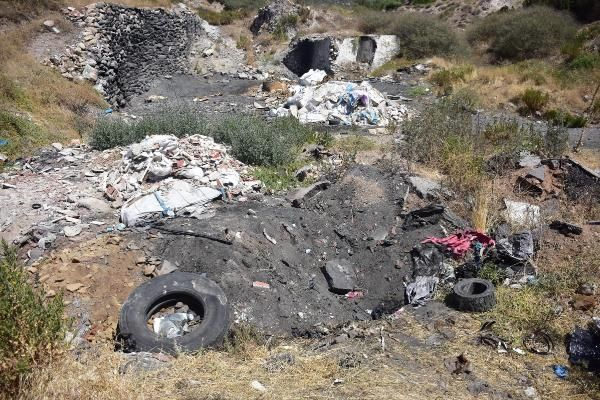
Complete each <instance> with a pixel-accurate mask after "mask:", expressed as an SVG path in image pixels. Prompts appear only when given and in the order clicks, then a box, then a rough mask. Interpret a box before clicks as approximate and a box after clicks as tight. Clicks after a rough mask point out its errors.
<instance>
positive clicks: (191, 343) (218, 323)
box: [118, 272, 229, 354]
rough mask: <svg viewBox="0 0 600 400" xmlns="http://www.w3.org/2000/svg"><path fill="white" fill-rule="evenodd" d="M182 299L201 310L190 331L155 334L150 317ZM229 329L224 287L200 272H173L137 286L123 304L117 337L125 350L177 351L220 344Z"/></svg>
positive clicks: (195, 308)
mask: <svg viewBox="0 0 600 400" xmlns="http://www.w3.org/2000/svg"><path fill="white" fill-rule="evenodd" d="M177 302H183V303H185V304H187V305H188V306H190V309H192V310H195V311H196V310H197V311H198V312H201V314H202V322H201V323H200V325H198V326H197V327H195V329H193V330H192V331H191V332H189V333H187V334H185V335H182V336H179V337H176V338H172V339H167V338H162V337H159V336H158V335H156V334H155V333H154V332H153V331H152V330H150V328H149V327H148V325H147V323H148V319H149V318H150V316H151V315H152V314H154V313H155V312H156V311H158V310H159V309H160V308H162V307H166V306H169V305H171V304H174V303H177ZM228 329H229V305H228V302H227V297H226V296H225V293H224V292H223V290H222V289H221V288H220V287H219V286H218V285H217V284H216V283H215V282H213V281H211V280H210V279H207V278H205V277H203V276H200V275H198V274H192V273H188V272H173V273H171V274H168V275H163V276H159V277H156V278H154V279H151V280H150V281H148V282H145V283H143V284H142V285H140V286H138V287H137V288H136V289H135V290H134V291H133V292H132V293H131V294H130V295H129V297H128V298H127V300H126V301H125V303H124V304H123V306H122V307H121V313H120V316H119V324H118V332H119V334H118V340H120V341H121V342H122V344H123V350H124V351H149V352H165V353H169V354H177V353H180V352H192V351H195V350H198V349H200V348H202V347H210V346H215V345H219V344H221V343H222V342H223V338H224V337H225V334H226V333H227V330H228Z"/></svg>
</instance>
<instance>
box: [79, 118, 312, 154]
mask: <svg viewBox="0 0 600 400" xmlns="http://www.w3.org/2000/svg"><path fill="white" fill-rule="evenodd" d="M158 134H163V135H174V136H176V137H184V136H189V135H193V134H201V135H206V136H212V137H214V138H215V140H216V141H218V142H221V143H225V144H227V145H230V146H231V148H232V154H233V155H234V156H235V157H236V158H238V159H239V160H241V161H243V162H245V163H249V164H253V165H285V164H287V163H289V162H290V161H291V160H293V159H294V157H295V155H296V152H297V150H298V147H299V146H300V145H302V144H303V143H305V142H306V141H308V140H310V139H311V138H312V132H311V130H310V129H309V128H308V127H306V126H304V125H302V124H300V123H299V122H298V120H296V119H295V118H277V119H275V120H273V121H270V122H267V121H264V120H263V119H261V118H258V117H254V116H250V115H244V114H238V115H228V116H221V117H213V118H206V117H204V116H203V115H201V114H199V113H198V112H197V111H194V110H193V109H187V108H183V107H182V108H171V109H165V110H163V111H161V112H158V113H155V114H151V115H147V116H144V117H143V118H141V119H140V120H137V121H135V122H131V123H128V122H125V121H123V120H121V119H116V118H100V119H99V120H98V121H97V122H96V124H95V126H94V128H93V129H92V132H91V134H90V144H91V145H92V146H93V147H95V148H98V149H108V148H111V147H115V146H124V145H128V144H131V143H134V142H139V141H140V140H142V139H143V138H144V137H146V136H147V135H158Z"/></svg>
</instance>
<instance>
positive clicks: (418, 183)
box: [408, 176, 442, 200]
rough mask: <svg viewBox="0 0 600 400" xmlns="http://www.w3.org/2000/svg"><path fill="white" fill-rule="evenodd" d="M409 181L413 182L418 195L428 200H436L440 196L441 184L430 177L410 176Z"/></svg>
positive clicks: (412, 184)
mask: <svg viewBox="0 0 600 400" xmlns="http://www.w3.org/2000/svg"><path fill="white" fill-rule="evenodd" d="M408 182H409V183H410V184H411V186H412V187H413V189H414V190H415V192H416V193H417V195H418V196H419V197H420V198H422V199H426V200H434V199H436V198H438V197H439V193H440V190H441V188H442V187H441V185H440V184H439V183H437V182H434V181H432V180H429V179H425V178H421V177H420V176H409V177H408Z"/></svg>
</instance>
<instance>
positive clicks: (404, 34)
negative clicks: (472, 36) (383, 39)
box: [359, 12, 466, 59]
mask: <svg viewBox="0 0 600 400" xmlns="http://www.w3.org/2000/svg"><path fill="white" fill-rule="evenodd" d="M359 28H360V29H361V31H363V32H365V33H368V34H370V33H379V34H390V35H397V36H398V39H399V42H400V54H398V56H402V57H407V58H412V59H417V58H422V57H430V56H436V55H437V56H451V55H461V54H464V53H465V52H466V46H465V44H464V43H463V41H462V40H461V38H460V37H459V35H458V34H457V32H456V30H454V29H453V28H451V27H450V25H448V24H447V23H446V22H444V21H442V20H441V19H439V18H437V17H435V16H433V15H430V14H425V13H417V12H411V13H402V14H396V13H377V12H366V13H363V15H362V17H361V22H360V24H359Z"/></svg>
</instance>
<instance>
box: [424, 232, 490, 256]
mask: <svg viewBox="0 0 600 400" xmlns="http://www.w3.org/2000/svg"><path fill="white" fill-rule="evenodd" d="M473 242H478V243H481V245H482V246H483V248H484V249H485V248H486V247H493V246H495V245H496V242H494V239H492V238H491V237H489V236H488V235H486V234H485V233H481V232H477V231H471V230H467V231H464V232H457V233H455V234H453V235H450V236H448V237H445V238H436V237H428V238H427V239H425V240H423V241H422V242H421V243H435V244H441V245H444V246H446V248H448V249H450V251H451V252H452V254H453V255H454V256H455V257H464V255H465V254H467V253H468V252H469V250H470V249H471V244H472V243H473Z"/></svg>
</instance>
